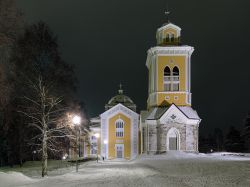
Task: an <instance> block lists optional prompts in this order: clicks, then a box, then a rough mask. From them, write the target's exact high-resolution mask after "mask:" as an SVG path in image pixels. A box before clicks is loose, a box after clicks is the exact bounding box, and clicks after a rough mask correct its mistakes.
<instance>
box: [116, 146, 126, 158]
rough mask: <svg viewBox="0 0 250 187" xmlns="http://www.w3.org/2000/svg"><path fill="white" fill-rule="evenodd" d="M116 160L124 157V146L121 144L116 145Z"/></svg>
mask: <svg viewBox="0 0 250 187" xmlns="http://www.w3.org/2000/svg"><path fill="white" fill-rule="evenodd" d="M115 149H116V158H123V157H124V145H123V144H116V145H115Z"/></svg>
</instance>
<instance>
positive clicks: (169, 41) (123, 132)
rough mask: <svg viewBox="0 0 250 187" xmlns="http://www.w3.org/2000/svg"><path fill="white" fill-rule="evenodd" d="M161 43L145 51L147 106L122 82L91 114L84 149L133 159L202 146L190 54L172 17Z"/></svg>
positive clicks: (162, 30) (163, 28) (161, 30)
mask: <svg viewBox="0 0 250 187" xmlns="http://www.w3.org/2000/svg"><path fill="white" fill-rule="evenodd" d="M156 40H157V45H156V46H155V47H152V48H150V49H149V50H148V52H147V59H146V67H147V69H148V99H147V109H146V110H143V111H141V112H140V113H137V111H136V104H135V103H134V102H133V101H132V100H131V99H130V97H128V96H126V95H125V94H124V92H123V90H122V87H121V86H120V89H119V90H118V93H117V95H115V96H114V97H112V98H111V99H110V100H109V101H108V102H107V104H106V105H105V111H104V112H103V113H102V114H100V115H99V116H98V117H96V118H92V119H91V126H90V129H91V131H90V136H89V144H88V146H85V147H84V150H85V151H84V155H85V156H86V157H87V156H91V155H99V156H100V157H102V158H103V159H108V160H112V159H123V160H131V159H134V158H136V157H137V156H138V155H140V154H142V153H146V154H160V153H167V152H168V151H184V152H195V153H196V152H198V137H199V124H200V122H201V119H200V117H199V116H198V114H197V112H196V111H195V110H194V109H193V108H192V93H191V55H192V53H193V51H194V48H193V47H191V46H188V45H182V44H181V28H180V27H178V26H177V25H174V24H172V23H170V22H169V21H168V22H167V23H166V24H164V25H162V26H161V27H160V28H158V29H157V32H156Z"/></svg>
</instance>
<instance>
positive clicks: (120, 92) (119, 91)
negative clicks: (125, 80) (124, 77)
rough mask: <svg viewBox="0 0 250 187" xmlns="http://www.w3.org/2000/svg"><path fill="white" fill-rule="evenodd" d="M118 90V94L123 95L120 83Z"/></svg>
mask: <svg viewBox="0 0 250 187" xmlns="http://www.w3.org/2000/svg"><path fill="white" fill-rule="evenodd" d="M119 88H120V89H119V90H118V93H119V94H123V90H122V84H121V83H120V84H119Z"/></svg>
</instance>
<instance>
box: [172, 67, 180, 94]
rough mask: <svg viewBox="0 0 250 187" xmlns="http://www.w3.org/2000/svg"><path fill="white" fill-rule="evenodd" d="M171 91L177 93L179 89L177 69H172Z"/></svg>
mask: <svg viewBox="0 0 250 187" xmlns="http://www.w3.org/2000/svg"><path fill="white" fill-rule="evenodd" d="M172 86H173V88H172V90H173V91H179V89H180V73H179V68H178V67H176V66H175V67H174V68H173V76H172Z"/></svg>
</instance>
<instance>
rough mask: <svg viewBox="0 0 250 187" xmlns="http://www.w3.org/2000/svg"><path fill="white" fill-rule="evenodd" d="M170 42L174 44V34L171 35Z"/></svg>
mask: <svg viewBox="0 0 250 187" xmlns="http://www.w3.org/2000/svg"><path fill="white" fill-rule="evenodd" d="M170 41H171V42H174V34H170Z"/></svg>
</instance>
